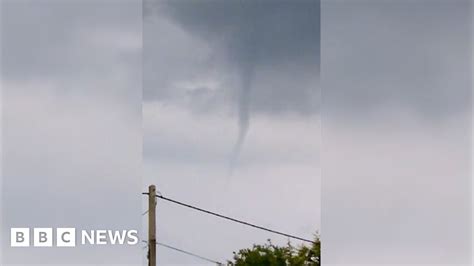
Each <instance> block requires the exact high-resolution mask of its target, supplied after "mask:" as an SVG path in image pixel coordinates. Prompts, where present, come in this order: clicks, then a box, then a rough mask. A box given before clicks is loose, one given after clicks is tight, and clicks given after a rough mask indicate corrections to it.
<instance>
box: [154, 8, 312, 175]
mask: <svg viewBox="0 0 474 266" xmlns="http://www.w3.org/2000/svg"><path fill="white" fill-rule="evenodd" d="M146 7H147V8H150V9H153V8H155V9H156V10H157V12H159V15H162V16H166V17H168V18H170V19H171V20H172V21H174V23H176V24H178V25H179V26H180V27H181V28H182V29H184V30H185V31H186V32H189V34H191V35H193V36H197V38H199V39H201V40H204V41H206V42H208V43H211V46H212V47H213V49H214V56H216V55H217V56H220V57H222V58H223V60H225V61H226V63H227V64H228V66H229V68H230V70H231V72H232V73H234V75H235V76H237V77H238V79H239V82H238V85H237V86H236V87H237V88H238V89H237V90H236V91H235V92H234V94H233V95H232V96H233V102H234V103H235V105H236V106H237V110H238V125H239V131H238V137H237V141H236V143H235V147H234V151H233V153H232V154H233V155H232V159H231V165H234V164H235V161H236V160H237V157H238V155H239V154H240V150H241V148H242V144H243V142H244V140H245V137H246V135H247V131H248V129H249V126H250V120H251V116H252V113H253V112H255V111H266V112H269V113H278V112H282V111H296V112H300V113H304V112H306V113H308V112H309V113H313V112H315V111H317V110H316V108H315V107H316V106H317V105H316V104H315V103H314V100H316V97H314V96H313V95H314V94H316V92H317V88H316V84H315V83H314V81H313V83H312V84H311V83H310V84H305V83H304V82H297V80H298V77H301V74H302V73H307V72H312V74H313V75H314V76H319V73H318V72H319V48H320V47H319V43H320V42H319V38H320V34H319V28H320V27H319V13H320V10H319V1H304V0H301V1H281V2H270V1H247V0H235V1H225V2H224V1H199V2H198V1H195V2H189V1H160V2H155V3H150V2H149V3H148V4H147V5H146ZM146 14H153V12H146ZM152 49H153V48H152ZM275 70H276V71H275ZM291 74H296V75H293V76H290V77H291V80H292V82H291V84H287V86H285V87H281V86H278V85H276V84H278V83H275V82H274V81H275V79H274V78H273V76H275V75H276V76H280V77H281V76H289V75H291ZM262 80H264V81H265V82H263V83H262V82H261V81H262ZM276 80H278V79H276ZM295 81H296V82H295ZM145 87H147V86H146V85H145ZM256 92H259V93H256ZM149 94H150V91H149V90H145V97H146V98H147V97H148V96H149ZM151 95H153V90H152V91H151ZM295 96H296V97H295ZM152 97H153V96H152ZM295 99H296V100H295ZM231 168H233V166H231Z"/></svg>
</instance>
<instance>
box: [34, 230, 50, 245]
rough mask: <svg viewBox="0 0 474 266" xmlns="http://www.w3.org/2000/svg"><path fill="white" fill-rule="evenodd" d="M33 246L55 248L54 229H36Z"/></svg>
mask: <svg viewBox="0 0 474 266" xmlns="http://www.w3.org/2000/svg"><path fill="white" fill-rule="evenodd" d="M33 246H35V247H52V246H53V228H34V229H33Z"/></svg>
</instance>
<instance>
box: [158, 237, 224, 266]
mask: <svg viewBox="0 0 474 266" xmlns="http://www.w3.org/2000/svg"><path fill="white" fill-rule="evenodd" d="M156 245H158V246H162V247H165V248H169V249H172V250H175V251H178V252H181V253H184V254H187V255H189V256H192V257H195V258H198V259H201V260H205V261H207V262H212V263H215V264H216V265H224V264H223V263H221V262H218V261H215V260H211V259H208V258H206V257H203V256H200V255H197V254H194V253H191V252H189V251H186V250H182V249H180V248H175V247H173V246H170V245H167V244H164V243H160V242H156Z"/></svg>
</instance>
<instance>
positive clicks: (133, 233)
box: [127, 230, 138, 245]
mask: <svg viewBox="0 0 474 266" xmlns="http://www.w3.org/2000/svg"><path fill="white" fill-rule="evenodd" d="M127 237H128V241H127V243H128V244H129V245H136V244H138V231H137V230H130V231H128V233H127Z"/></svg>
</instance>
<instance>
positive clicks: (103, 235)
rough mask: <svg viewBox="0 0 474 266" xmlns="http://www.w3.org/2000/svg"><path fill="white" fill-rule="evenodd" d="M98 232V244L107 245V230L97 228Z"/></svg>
mask: <svg viewBox="0 0 474 266" xmlns="http://www.w3.org/2000/svg"><path fill="white" fill-rule="evenodd" d="M95 233H96V240H97V242H96V244H97V245H105V244H107V231H106V230H97V231H95Z"/></svg>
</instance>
